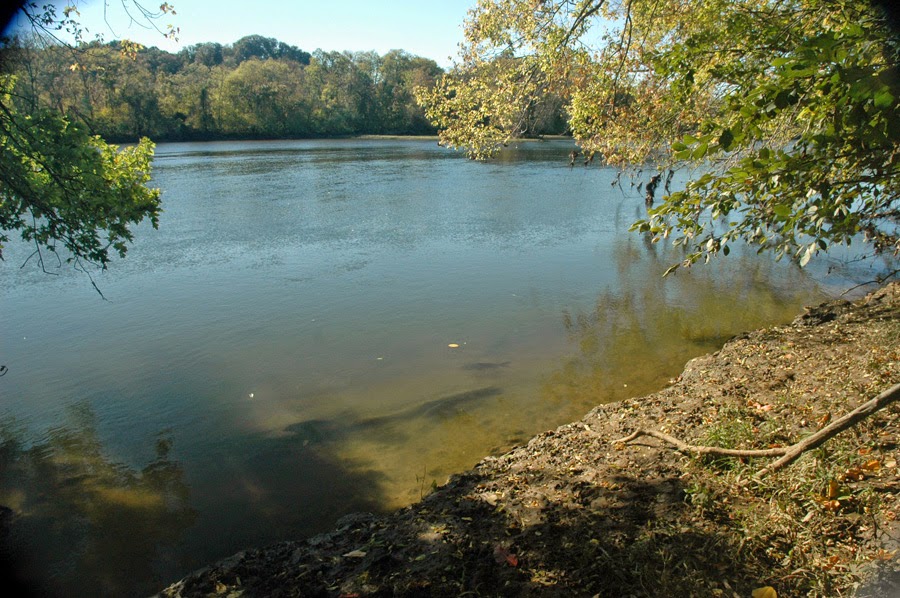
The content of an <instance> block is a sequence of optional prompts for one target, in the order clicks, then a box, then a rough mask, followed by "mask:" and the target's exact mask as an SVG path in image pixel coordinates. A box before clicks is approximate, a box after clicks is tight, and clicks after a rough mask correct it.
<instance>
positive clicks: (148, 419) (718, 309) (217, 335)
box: [0, 140, 844, 595]
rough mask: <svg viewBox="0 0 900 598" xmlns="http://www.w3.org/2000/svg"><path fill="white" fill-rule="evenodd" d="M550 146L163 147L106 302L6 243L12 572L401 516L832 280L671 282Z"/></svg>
mask: <svg viewBox="0 0 900 598" xmlns="http://www.w3.org/2000/svg"><path fill="white" fill-rule="evenodd" d="M569 150H570V146H569V145H567V144H566V143H563V142H545V143H540V142H532V143H527V144H523V145H522V146H521V147H518V148H510V149H508V150H507V151H505V152H504V153H503V154H502V155H501V157H500V158H499V159H498V160H496V161H493V162H488V163H476V162H472V161H469V160H466V159H465V158H464V157H462V156H461V155H459V154H457V153H454V152H450V151H447V150H444V149H442V148H439V147H437V145H436V144H435V142H434V141H433V140H430V141H429V140H401V141H382V140H377V141H376V140H347V141H302V142H299V141H298V142H253V143H245V142H241V143H207V144H164V145H160V146H159V147H158V148H157V157H156V159H155V166H154V168H155V169H154V179H153V181H154V185H156V186H158V187H160V188H161V189H162V191H163V205H164V209H165V212H164V214H163V216H162V218H161V221H160V226H159V230H153V229H152V228H150V227H148V226H141V227H140V228H139V229H138V230H137V231H136V240H135V244H134V246H133V248H132V249H131V250H130V251H129V255H128V257H127V258H126V259H125V260H124V261H117V262H115V263H114V264H113V265H112V266H111V267H110V269H109V270H107V271H104V272H93V279H94V281H95V282H96V284H97V286H98V287H99V288H100V289H101V290H102V292H103V295H104V296H105V297H106V298H107V299H108V301H106V300H103V299H102V298H101V297H100V296H99V295H98V294H97V292H95V290H94V289H93V287H92V286H91V282H90V280H89V279H88V278H87V276H86V275H85V274H83V273H80V272H77V271H75V270H73V269H72V268H71V267H69V266H67V265H63V266H62V267H61V268H56V263H55V262H53V261H52V260H51V259H47V258H45V262H46V263H47V264H48V268H49V269H50V270H51V272H52V274H49V275H48V274H45V273H43V272H41V270H40V268H39V267H37V266H36V263H35V261H34V260H31V261H29V262H28V263H27V264H26V265H25V267H24V268H22V269H20V268H19V265H21V264H22V263H23V262H24V261H25V259H26V258H27V256H28V254H29V253H30V250H29V249H28V248H27V247H23V246H21V245H16V244H15V243H13V244H11V245H10V246H8V247H7V248H6V249H5V250H4V253H5V257H6V262H5V263H4V264H2V268H0V283H2V326H0V331H2V337H0V339H2V340H0V342H2V344H0V363H2V364H4V365H6V366H7V367H8V373H7V374H6V375H5V376H3V377H2V378H0V441H2V443H3V444H2V446H0V449H2V452H0V467H2V469H0V482H2V486H0V504H3V505H7V506H9V507H10V508H12V510H13V513H14V515H13V519H12V522H13V523H12V538H13V541H14V543H15V544H16V545H17V546H18V549H19V552H17V556H16V558H17V559H19V561H18V562H19V569H20V573H21V574H22V575H23V576H26V577H28V578H29V579H31V580H32V581H35V580H37V581H36V583H41V584H46V585H47V586H48V587H49V588H50V589H57V590H58V589H60V588H62V589H63V591H64V592H65V593H67V594H73V595H77V594H81V593H83V592H85V591H89V593H91V594H93V593H98V592H99V593H101V594H102V593H106V594H113V595H130V594H135V595H139V594H147V593H149V592H151V591H154V590H156V589H158V588H159V587H161V586H162V585H164V584H166V583H168V582H170V581H173V580H174V579H176V578H177V577H179V576H181V575H184V574H186V573H188V572H189V571H191V570H192V569H194V568H197V567H199V566H201V565H203V564H204V563H205V562H207V561H210V560H212V559H216V558H221V557H225V556H227V555H229V554H231V553H234V552H235V551H237V550H240V549H242V548H245V547H248V546H252V545H260V544H266V543H271V542H274V541H277V540H281V539H291V538H297V537H300V536H303V535H306V534H311V533H316V532H319V531H323V530H324V529H327V528H328V527H330V526H331V525H332V524H333V523H334V521H335V520H336V519H337V518H339V517H340V516H342V515H343V514H346V513H348V512H352V511H357V510H368V511H385V510H389V509H392V508H396V507H398V506H401V505H404V504H408V503H410V502H411V501H414V500H416V499H418V498H419V497H420V496H422V495H423V494H424V493H427V492H428V491H429V490H430V488H431V486H432V483H437V484H440V483H442V482H443V481H444V480H446V478H447V476H448V475H450V474H452V473H453V472H456V471H460V470H462V469H465V468H468V467H470V466H472V465H474V464H475V463H476V462H477V461H478V460H479V459H480V458H481V457H482V456H484V455H487V454H491V453H499V452H501V451H503V450H505V449H507V448H509V447H511V446H513V445H515V444H517V443H522V442H524V441H526V440H527V439H528V438H529V437H530V436H531V435H533V434H535V433H538V432H540V431H543V430H545V429H549V428H552V427H555V426H557V425H560V424H562V423H565V422H567V421H571V420H573V419H576V418H578V417H580V416H581V415H583V414H584V413H585V412H587V411H588V410H589V409H590V408H591V407H592V406H594V405H596V404H597V403H603V402H608V401H614V400H618V399H622V398H624V397H629V396H634V395H640V394H642V393H647V392H650V391H652V390H655V389H658V388H660V387H661V386H663V385H664V384H665V383H666V382H667V380H669V379H670V378H671V377H674V376H676V375H677V374H678V373H679V372H680V370H681V368H682V366H683V364H684V362H685V361H686V360H688V359H690V358H691V357H694V356H696V355H699V354H702V353H705V352H708V351H710V350H714V349H715V348H717V347H718V346H720V345H721V344H722V343H723V342H724V341H725V340H726V339H727V338H728V337H730V336H732V335H734V334H737V333H740V332H742V331H745V330H748V329H753V328H756V327H760V326H763V325H769V324H772V323H776V322H785V321H788V320H789V319H790V318H791V317H792V316H794V315H795V314H796V313H797V312H798V311H799V310H800V309H801V306H802V305H803V304H804V303H810V302H815V301H817V300H819V299H820V298H822V297H823V296H824V294H825V293H826V292H827V291H830V290H832V289H833V288H837V287H839V286H840V285H841V284H844V280H843V279H840V278H837V277H836V276H835V274H833V273H832V274H829V273H828V270H826V266H825V265H820V266H818V267H817V269H816V268H813V269H812V270H811V271H800V270H799V269H797V268H795V267H793V266H790V265H786V264H773V263H772V261H771V260H770V259H769V258H767V257H763V258H758V257H756V256H755V255H752V254H749V253H742V252H740V251H735V252H733V253H732V255H731V256H729V257H728V258H726V259H722V260H718V261H717V262H714V263H712V264H710V265H707V266H704V267H696V268H693V269H691V270H690V271H683V272H680V273H678V274H677V275H676V276H674V277H669V278H667V279H663V278H662V277H661V274H662V272H663V271H664V270H665V269H666V268H667V267H668V266H669V265H671V264H672V263H674V262H676V261H678V259H679V254H678V253H677V252H676V251H674V250H672V249H668V248H666V247H664V246H661V245H652V244H649V243H647V242H646V241H645V240H643V239H642V238H640V237H639V236H636V235H635V234H633V233H629V232H628V227H629V225H630V224H631V223H632V222H633V221H634V220H635V219H637V218H639V217H641V215H642V214H643V213H644V209H645V208H644V204H643V199H642V196H641V195H640V193H638V192H637V191H636V189H633V188H632V187H631V186H630V185H629V183H628V179H625V178H623V179H622V183H621V185H614V184H613V183H614V181H615V180H616V172H615V171H613V170H610V169H604V168H600V167H597V166H593V167H591V168H583V167H581V166H576V167H575V168H570V167H569V165H568V159H567V154H568V152H569ZM679 182H680V179H679V178H678V177H676V179H675V181H674V183H675V184H676V185H678V184H679Z"/></svg>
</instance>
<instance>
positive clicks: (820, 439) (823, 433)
mask: <svg viewBox="0 0 900 598" xmlns="http://www.w3.org/2000/svg"><path fill="white" fill-rule="evenodd" d="M897 399H900V384H895V385H894V386H892V387H890V388H889V389H887V390H886V391H884V392H883V393H881V394H879V395H878V396H877V397H875V398H874V399H872V400H870V401H867V402H866V403H863V404H862V405H860V406H859V407H857V408H856V409H854V410H853V411H851V412H850V413H847V414H846V415H844V416H843V417H840V418H838V419H836V420H834V421H833V422H831V423H830V424H828V425H827V426H825V427H824V428H822V429H821V430H819V431H818V432H816V433H815V434H812V435H811V436H807V437H806V438H804V439H803V440H801V441H800V442H797V443H795V444H792V445H791V446H787V447H779V448H771V449H758V450H744V449H725V448H719V447H716V446H698V445H693V444H687V443H686V442H682V441H681V440H678V439H677V438H675V437H673V436H669V435H668V434H664V433H662V432H658V431H656V430H636V431H635V432H633V433H631V434H629V435H628V436H626V437H625V438H620V439H619V440H616V441H614V442H613V444H627V443H629V442H631V441H633V440H635V439H637V438H640V437H641V436H652V437H653V438H658V439H659V440H662V441H664V442H667V443H669V444H671V445H672V446H674V447H675V448H676V449H677V450H679V451H681V452H682V453H687V454H691V455H698V456H699V455H716V456H720V457H781V458H780V459H778V460H776V461H774V462H773V463H772V464H770V465H769V466H768V467H765V468H763V469H761V470H760V471H759V472H758V473H757V474H756V477H758V478H762V477H764V476H766V475H768V474H770V473H772V472H774V471H778V470H779V469H781V468H782V467H785V466H787V465H789V464H791V463H793V462H794V461H795V460H796V459H797V458H798V457H799V456H800V455H802V454H803V453H805V452H806V451H808V450H810V449H814V448H816V447H818V446H821V445H822V444H824V443H825V442H826V441H828V440H830V439H831V438H832V437H834V436H836V435H838V434H840V433H841V432H843V431H844V430H846V429H848V428H850V427H852V426H854V425H856V424H857V423H859V422H861V421H862V420H864V419H865V418H867V417H869V416H870V415H872V414H873V413H875V412H876V411H879V410H881V409H883V408H885V407H887V406H888V405H890V404H891V403H893V402H894V401H896V400H897Z"/></svg>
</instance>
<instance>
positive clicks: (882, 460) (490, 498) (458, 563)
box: [159, 284, 900, 598]
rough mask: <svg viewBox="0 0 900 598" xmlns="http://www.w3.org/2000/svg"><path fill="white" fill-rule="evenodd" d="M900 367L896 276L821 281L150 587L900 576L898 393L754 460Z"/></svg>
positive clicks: (571, 584)
mask: <svg viewBox="0 0 900 598" xmlns="http://www.w3.org/2000/svg"><path fill="white" fill-rule="evenodd" d="M897 382H900V285H897V284H894V285H889V286H886V287H884V288H881V289H879V290H878V291H875V292H874V293H872V294H870V295H868V296H867V297H865V298H863V299H860V300H858V301H856V302H854V303H848V302H844V301H833V302H829V303H826V304H823V305H821V306H818V307H815V308H811V309H808V310H807V313H806V314H804V315H802V316H800V317H798V318H797V319H796V320H795V321H794V322H793V323H791V324H790V325H787V326H781V327H773V328H769V329H763V330H759V331H755V332H752V333H748V334H745V335H741V336H739V337H737V338H735V339H732V340H731V341H729V342H728V343H727V344H726V345H725V346H724V347H723V348H722V349H721V350H720V351H717V352H716V353H713V354H711V355H706V356H703V357H700V358H697V359H694V360H692V361H690V362H689V363H688V364H687V366H686V367H685V370H684V372H683V373H682V375H681V376H680V377H679V378H678V379H677V380H675V381H673V383H672V384H671V385H670V386H669V387H667V388H666V389H664V390H662V391H660V392H658V393H655V394H652V395H649V396H646V397H641V398H635V399H630V400H627V401H623V402H620V403H615V404H610V405H604V406H600V407H597V408H595V409H593V410H592V411H591V412H590V413H588V414H587V415H586V416H585V417H584V418H583V419H582V420H580V421H578V422H574V423H571V424H568V425H565V426H562V427H560V428H557V429H556V430H552V431H548V432H545V433H543V434H541V435H539V436H537V437H535V438H533V439H532V440H531V441H530V442H528V444H527V445H525V446H520V447H516V448H514V449H512V450H510V451H509V452H508V453H506V454H505V455H503V456H500V457H495V458H494V457H492V458H486V459H484V460H482V461H481V462H480V463H479V464H478V465H477V466H476V467H475V468H473V469H472V470H470V471H467V472H465V473H462V474H460V475H456V476H454V477H452V478H451V480H450V481H449V482H448V483H447V484H446V485H444V486H442V487H440V488H437V489H436V490H435V491H434V492H432V493H431V494H430V495H428V496H427V497H425V498H424V499H423V500H422V501H421V502H419V503H417V504H414V505H412V506H410V507H407V508H404V509H401V510H400V511H397V512H395V513H393V514H390V515H387V516H382V517H376V516H373V515H367V514H359V515H352V516H348V517H345V518H344V519H342V520H341V521H339V522H338V524H337V525H336V527H335V528H334V529H333V530H332V531H330V532H328V533H326V534H322V535H319V536H315V537H313V538H309V539H306V540H301V541H291V542H282V543H279V544H275V545H272V546H269V547H266V548H259V549H252V550H246V551H244V552H241V553H238V554H236V555H234V556H232V557H231V558H228V559H226V560H223V561H220V562H218V563H216V564H214V565H211V566H209V567H206V568H204V569H202V570H199V571H197V572H195V573H193V574H191V575H189V576H187V577H186V578H184V579H182V580H181V581H179V582H177V583H175V584H173V585H171V586H169V587H168V588H166V589H165V590H163V591H162V592H160V594H159V596H165V597H196V596H335V597H337V596H343V597H346V598H350V597H353V596H451V595H471V596H572V595H577V596H581V595H584V596H594V595H600V596H664V595H671V596H681V595H684V596H690V595H696V596H725V597H732V596H737V597H748V598H749V597H750V596H751V594H752V592H753V590H754V589H757V588H760V587H764V586H771V587H772V588H774V589H775V590H776V591H777V592H778V595H779V596H846V595H854V594H855V595H858V596H894V595H900V584H898V580H897V576H896V575H895V570H896V569H897V568H900V565H898V561H897V558H896V557H895V552H896V551H897V549H898V548H900V542H898V539H900V524H897V522H896V521H895V520H896V519H897V518H898V517H900V468H898V461H900V452H898V446H900V442H898V438H900V419H898V414H900V407H897V406H892V407H888V408H887V409H884V410H883V411H882V412H880V413H878V414H876V415H874V416H873V417H870V418H869V419H867V420H865V421H864V422H862V423H861V424H859V425H858V426H857V427H855V428H854V429H852V430H849V431H847V432H844V433H843V434H841V435H840V436H839V437H837V438H834V439H832V440H830V441H829V442H828V443H826V444H825V445H824V446H823V447H820V448H819V449H816V450H814V451H810V452H809V453H808V454H805V455H804V456H803V457H801V459H800V460H799V461H798V462H797V463H795V464H793V465H791V466H790V467H788V468H787V469H785V470H784V471H782V472H779V473H776V474H773V475H771V476H768V477H766V478H764V479H762V480H757V479H755V478H754V477H753V474H754V473H755V472H756V471H758V470H759V469H761V468H762V467H764V466H765V465H766V463H767V460H764V459H754V460H746V459H744V460H741V459H736V458H705V459H698V458H695V457H690V456H685V455H682V454H680V453H678V452H675V451H673V450H672V449H671V448H670V447H667V446H662V445H661V444H660V443H659V442H658V441H657V440H655V439H642V440H640V441H638V442H636V443H633V444H629V445H627V446H623V445H616V444H614V443H613V441H614V440H615V439H619V438H621V437H623V436H626V435H627V434H629V433H630V432H632V431H634V430H635V429H637V428H653V429H656V430H659V431H663V432H666V433H668V434H671V435H673V436H676V437H678V438H680V439H682V440H684V441H686V442H689V443H692V444H703V445H715V446H722V447H731V448H768V447H772V446H786V445H788V444H791V443H793V442H796V441H797V440H799V439H801V438H803V437H805V436H808V435H809V434H811V433H813V432H815V431H816V429H818V428H820V427H821V426H822V425H824V424H825V422H827V421H828V420H829V419H831V418H832V416H834V417H837V416H840V415H842V414H843V413H845V412H847V411H849V410H851V409H853V408H854V407H856V406H857V405H859V404H861V403H863V402H865V401H866V400H868V399H869V398H872V397H874V396H875V395H877V394H878V393H879V392H881V391H883V390H884V389H886V388H888V387H890V386H892V385H893V384H896V383H897Z"/></svg>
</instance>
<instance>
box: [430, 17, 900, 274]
mask: <svg viewBox="0 0 900 598" xmlns="http://www.w3.org/2000/svg"><path fill="white" fill-rule="evenodd" d="M898 65H900V42H898V37H897V35H896V34H895V33H894V32H893V31H892V30H891V28H890V26H889V24H888V21H887V18H886V17H885V15H884V14H883V13H882V12H881V11H880V10H879V9H878V8H877V7H875V6H873V5H872V4H871V3H869V2H864V1H852V0H665V1H661V0H621V1H620V0H577V1H572V2H569V1H562V0H540V1H537V2H535V1H534V0H481V1H480V2H479V3H478V5H477V7H476V8H475V9H474V10H473V11H472V12H471V13H470V15H469V18H468V20H467V23H466V42H465V44H464V46H463V49H462V53H461V62H460V64H459V65H458V66H456V67H455V68H454V70H453V71H452V72H451V73H449V74H448V75H447V76H445V77H444V78H443V79H442V80H441V81H440V82H439V83H438V84H437V85H436V86H435V87H434V88H432V89H431V90H420V92H419V100H420V102H421V103H422V104H423V105H424V106H425V107H426V112H427V114H428V116H429V118H430V119H431V120H432V121H433V122H434V123H435V124H436V125H438V126H439V127H440V129H441V138H442V142H443V143H444V144H446V145H450V146H455V147H465V148H467V149H468V151H469V152H470V154H471V155H472V156H474V157H487V156H490V155H492V154H493V153H494V152H495V151H496V150H497V148H499V147H500V145H501V144H502V143H504V142H505V141H506V140H508V139H509V138H510V137H512V136H514V135H518V134H521V133H522V132H523V131H524V130H525V123H526V122H527V114H528V110H529V109H530V107H532V106H533V105H534V103H535V102H536V101H538V100H539V99H540V98H542V97H546V96H547V95H548V94H555V95H556V96H558V97H559V98H561V99H562V100H563V101H564V102H565V109H566V111H567V113H568V115H569V126H570V128H571V131H572V134H573V136H574V137H575V139H576V140H577V142H578V143H579V144H580V145H581V147H582V149H583V151H584V152H585V153H587V154H593V153H598V154H600V155H602V156H603V158H604V160H605V161H606V162H607V163H609V164H613V165H617V166H623V167H624V166H629V165H636V167H642V168H643V169H644V170H645V171H646V169H647V168H648V166H649V167H650V168H657V169H659V170H660V171H663V170H664V169H668V168H677V167H679V166H685V165H687V166H696V165H702V167H701V168H699V169H696V170H692V172H694V173H696V174H695V176H693V177H692V178H691V180H690V182H689V183H688V184H687V186H686V187H685V188H684V189H683V190H680V191H677V192H675V193H671V194H669V195H668V196H666V197H665V198H664V202H663V203H662V204H661V205H659V206H658V207H656V208H654V209H652V210H650V213H649V217H648V218H647V219H645V220H642V221H639V222H638V223H636V225H635V228H636V229H637V230H639V231H642V232H645V233H648V234H651V235H653V237H654V238H655V239H661V238H668V237H672V238H674V242H675V243H676V244H678V245H683V246H685V247H687V248H688V250H689V251H688V253H687V254H686V258H685V260H684V261H683V262H682V265H690V264H692V263H695V262H696V261H698V260H701V259H704V258H705V259H709V257H710V256H712V255H714V254H716V253H718V252H720V251H721V252H723V253H726V254H727V253H728V251H729V243H732V242H734V241H737V240H743V241H747V242H749V243H751V244H754V245H756V246H758V247H759V248H760V250H763V249H770V250H773V251H775V252H776V254H777V255H778V256H779V257H781V256H788V257H790V258H792V259H795V260H797V261H798V262H799V263H801V264H805V263H806V262H808V261H809V259H810V258H811V257H812V256H813V255H815V254H816V253H817V252H818V251H820V250H823V249H826V248H827V247H829V246H830V245H832V244H844V243H847V244H849V243H850V242H851V241H852V240H854V239H856V238H857V235H859V234H863V235H865V237H866V238H867V239H868V240H870V241H872V247H873V249H874V251H875V252H880V251H890V252H893V253H895V254H896V253H898V250H900V237H898V234H897V232H896V231H897V227H896V225H897V223H898V219H900V218H898V217H900V212H898V210H897V206H896V202H897V198H898V191H900V145H898V140H900V116H898V111H897V99H898V98H900V76H898ZM676 267H677V266H676Z"/></svg>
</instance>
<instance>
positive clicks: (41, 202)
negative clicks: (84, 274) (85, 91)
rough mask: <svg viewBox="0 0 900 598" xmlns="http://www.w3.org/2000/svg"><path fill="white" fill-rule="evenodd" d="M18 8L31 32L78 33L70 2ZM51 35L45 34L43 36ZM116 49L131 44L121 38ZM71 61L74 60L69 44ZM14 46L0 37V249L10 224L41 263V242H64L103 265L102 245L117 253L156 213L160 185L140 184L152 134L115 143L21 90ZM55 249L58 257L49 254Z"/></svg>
mask: <svg viewBox="0 0 900 598" xmlns="http://www.w3.org/2000/svg"><path fill="white" fill-rule="evenodd" d="M123 6H125V7H126V9H127V8H128V7H129V6H136V7H138V8H140V10H141V13H140V14H141V15H143V17H145V18H147V19H153V18H155V17H156V16H158V14H165V13H167V12H171V7H170V6H169V5H168V4H165V3H164V4H163V5H161V6H160V13H158V14H157V13H150V12H147V11H145V10H144V9H143V8H141V5H140V4H137V3H133V2H132V3H130V4H129V0H125V3H123ZM21 14H22V15H23V16H24V18H26V19H27V20H28V21H30V22H31V23H32V26H33V28H34V30H35V32H36V33H38V34H41V35H43V36H44V37H45V39H48V40H55V39H56V33H59V32H62V31H65V32H67V33H68V34H71V35H72V36H73V37H74V38H75V40H76V44H80V43H81V39H82V33H83V32H82V30H81V28H80V26H79V24H78V22H77V20H76V18H75V17H76V16H77V10H76V9H75V8H74V7H72V6H67V7H66V8H64V9H63V10H62V14H61V15H58V14H57V12H56V9H55V7H54V6H53V5H45V6H44V7H43V8H38V6H37V4H34V3H25V5H24V7H23V12H22V13H21ZM50 43H52V42H50ZM120 46H121V48H120V49H121V52H122V54H123V55H126V56H127V55H132V54H133V53H134V52H135V51H136V46H135V45H134V44H129V43H125V42H123V43H121V44H120ZM67 48H68V49H69V50H72V52H73V54H72V56H71V57H70V64H71V67H70V70H71V71H73V72H76V71H78V70H79V64H78V63H77V62H74V63H72V62H71V60H74V59H76V58H77V53H76V49H77V47H76V48H71V47H67ZM17 50H18V48H15V47H11V46H10V45H9V44H7V43H5V42H4V44H3V45H2V46H0V65H2V67H3V72H0V259H2V257H3V253H2V249H3V244H4V243H6V242H8V241H9V234H10V233H12V232H14V231H15V232H18V233H19V234H20V235H21V237H22V239H23V240H25V241H27V242H30V243H33V245H34V247H35V251H34V254H33V255H37V256H38V261H39V263H40V265H41V267H42V268H45V269H46V263H45V261H44V252H45V251H49V252H51V253H54V254H56V253H57V251H58V250H59V249H62V248H64V249H65V250H68V254H67V255H66V258H65V259H66V260H67V261H70V262H74V264H75V266H76V267H80V268H82V269H83V268H84V263H83V262H89V263H92V264H96V265H99V266H101V267H105V266H106V264H107V263H108V262H109V261H110V259H111V253H110V252H111V251H112V252H114V253H116V254H118V255H119V256H124V255H125V253H126V252H127V248H128V247H127V245H128V243H129V242H130V241H131V240H132V239H133V234H132V232H131V230H130V226H131V225H132V224H137V223H139V222H141V221H143V220H144V219H149V220H150V222H151V223H152V225H153V226H154V227H156V226H157V224H158V218H159V213H160V199H159V196H160V192H159V190H158V189H152V188H149V187H147V183H148V182H149V181H150V164H151V161H152V158H153V148H154V146H153V143H151V142H150V141H149V140H148V139H146V138H142V139H140V141H138V143H137V144H136V145H134V146H132V147H129V148H126V149H122V150H120V149H119V148H118V147H117V146H115V145H111V144H109V143H107V142H105V141H104V140H103V139H102V138H101V137H100V136H99V135H94V134H92V133H91V132H90V130H89V125H90V123H89V122H88V121H87V120H86V119H83V118H82V119H75V118H71V117H70V115H68V114H65V113H63V112H61V111H59V110H53V109H52V107H51V106H49V105H47V104H42V103H40V102H39V101H38V100H37V98H35V97H33V96H32V97H28V96H27V95H22V94H20V93H19V90H18V89H17V77H16V75H15V74H13V73H12V72H11V68H12V64H13V63H14V62H15V60H14V58H15V55H16V53H17ZM57 257H58V258H59V259H60V261H61V260H62V258H61V257H60V256H59V255H58V254H57Z"/></svg>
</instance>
